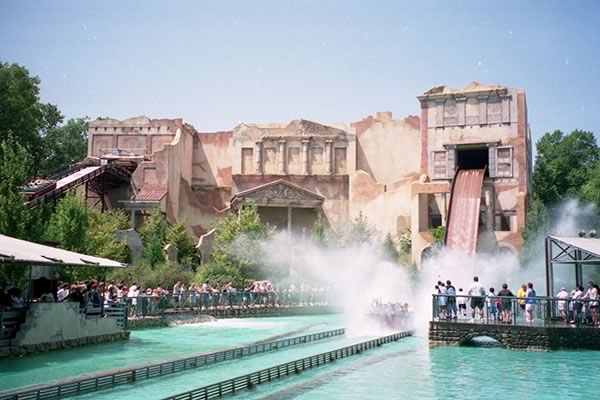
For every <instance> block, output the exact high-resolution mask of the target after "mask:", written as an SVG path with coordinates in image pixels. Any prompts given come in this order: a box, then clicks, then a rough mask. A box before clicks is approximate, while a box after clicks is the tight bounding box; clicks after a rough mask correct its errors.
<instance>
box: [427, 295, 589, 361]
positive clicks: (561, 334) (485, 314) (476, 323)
mask: <svg viewBox="0 0 600 400" xmlns="http://www.w3.org/2000/svg"><path fill="white" fill-rule="evenodd" d="M442 298H443V299H442ZM453 298H454V299H456V300H458V303H459V304H460V300H459V298H464V299H465V300H466V312H463V311H462V310H460V309H459V310H458V316H457V318H454V312H453V310H452V305H451V304H452V300H453ZM481 299H483V300H481ZM493 299H498V301H499V302H500V303H504V304H503V306H504V307H505V309H509V310H510V313H509V314H507V315H508V316H509V317H510V320H506V319H504V320H503V319H502V317H499V316H500V315H501V313H502V312H501V311H500V310H498V309H497V308H496V312H495V313H494V312H493V311H494V310H493V308H491V307H488V305H487V298H486V297H475V296H446V295H433V307H432V309H433V313H432V319H431V321H430V322H429V344H430V345H433V346H436V345H438V346H439V345H451V346H463V345H474V344H476V343H477V341H476V340H477V338H491V339H495V340H496V341H497V342H499V343H500V344H501V345H502V346H503V347H504V348H507V349H511V350H528V351H549V350H560V349H587V350H600V327H598V326H593V325H591V308H590V307H589V304H590V303H591V301H590V300H587V299H586V300H578V301H575V300H571V299H558V298H550V297H533V298H527V300H528V301H530V303H529V304H530V306H529V307H527V309H526V308H525V307H524V306H526V304H525V301H526V299H524V298H523V299H518V298H515V297H498V296H495V297H493ZM448 300H450V302H448ZM479 301H482V302H483V307H482V308H481V311H482V314H481V315H482V317H481V318H480V314H479V312H480V308H479V307H475V318H474V319H472V318H471V311H472V310H473V308H472V304H475V305H477V304H481V303H478V302H479ZM443 304H445V305H443ZM506 306H508V307H506ZM580 307H581V309H582V310H583V312H581V313H580V314H579V315H577V316H576V315H574V314H573V308H575V309H579V308H580ZM527 310H529V311H527ZM529 312H530V313H531V315H529V314H528V313H529ZM450 314H452V315H450ZM465 314H466V315H465ZM565 317H566V320H567V321H566V322H565ZM499 318H500V319H499ZM573 318H574V320H573ZM571 322H572V323H571Z"/></svg>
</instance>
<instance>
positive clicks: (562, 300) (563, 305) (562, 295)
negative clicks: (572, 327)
mask: <svg viewBox="0 0 600 400" xmlns="http://www.w3.org/2000/svg"><path fill="white" fill-rule="evenodd" d="M556 298H557V299H559V300H558V302H557V307H558V312H559V313H560V316H561V317H562V319H563V321H565V324H568V323H569V318H568V316H567V311H568V308H567V300H566V299H568V298H569V292H567V289H565V288H564V287H561V288H560V291H559V292H558V293H557V294H556Z"/></svg>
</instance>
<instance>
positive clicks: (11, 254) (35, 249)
mask: <svg viewBox="0 0 600 400" xmlns="http://www.w3.org/2000/svg"><path fill="white" fill-rule="evenodd" d="M2 264H23V265H48V266H57V267H61V266H63V267H66V266H70V267H102V268H126V267H127V264H123V263H120V262H118V261H113V260H109V259H108V258H100V257H93V256H88V255H86V254H80V253H75V252H73V251H67V250H62V249H57V248H54V247H50V246H45V245H43V244H38V243H33V242H28V241H26V240H21V239H15V238H13V237H10V236H5V235H0V265H2Z"/></svg>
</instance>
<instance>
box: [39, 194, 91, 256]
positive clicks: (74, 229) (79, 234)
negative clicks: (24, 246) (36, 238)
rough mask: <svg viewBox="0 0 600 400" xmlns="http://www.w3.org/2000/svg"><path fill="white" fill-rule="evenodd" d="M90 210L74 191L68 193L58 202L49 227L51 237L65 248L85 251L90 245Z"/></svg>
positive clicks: (79, 251)
mask: <svg viewBox="0 0 600 400" xmlns="http://www.w3.org/2000/svg"><path fill="white" fill-rule="evenodd" d="M89 226H90V212H89V210H88V207H87V205H86V204H85V203H84V202H83V200H81V199H79V198H78V197H77V195H76V194H75V193H73V192H71V193H67V195H66V196H65V197H63V198H62V199H61V200H60V201H59V202H58V204H57V205H56V210H55V212H54V214H52V217H51V218H50V225H49V227H48V236H49V238H50V239H52V240H55V241H56V242H58V244H59V246H60V247H61V248H63V249H65V250H70V251H75V252H78V253H85V252H86V250H87V247H88V229H89Z"/></svg>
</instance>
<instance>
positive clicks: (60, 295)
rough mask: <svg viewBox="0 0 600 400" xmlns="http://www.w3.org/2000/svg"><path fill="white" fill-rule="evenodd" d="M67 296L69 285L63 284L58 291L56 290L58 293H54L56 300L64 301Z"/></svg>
mask: <svg viewBox="0 0 600 400" xmlns="http://www.w3.org/2000/svg"><path fill="white" fill-rule="evenodd" d="M67 296H69V284H68V283H63V285H62V286H61V287H60V289H58V292H56V300H57V301H64V299H66V298H67Z"/></svg>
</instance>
